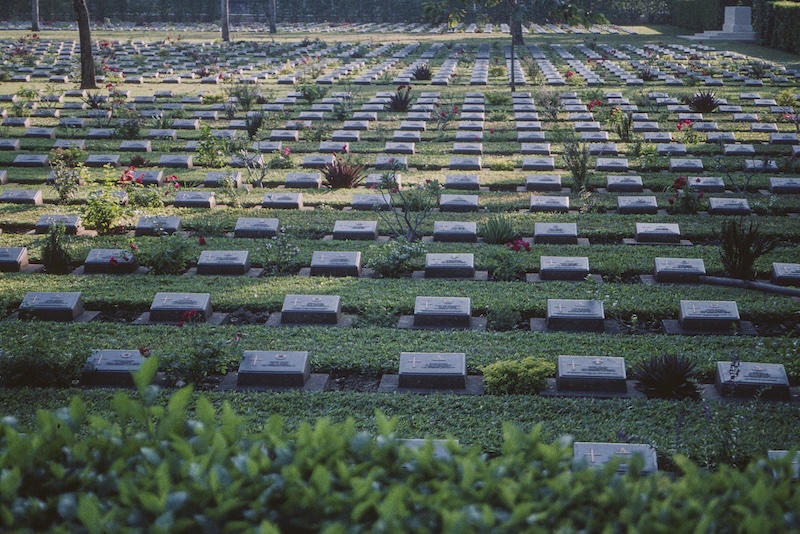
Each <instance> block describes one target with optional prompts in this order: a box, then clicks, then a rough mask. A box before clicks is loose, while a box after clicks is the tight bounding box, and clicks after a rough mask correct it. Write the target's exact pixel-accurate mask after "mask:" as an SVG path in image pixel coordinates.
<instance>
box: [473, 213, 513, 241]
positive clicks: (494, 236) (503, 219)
mask: <svg viewBox="0 0 800 534" xmlns="http://www.w3.org/2000/svg"><path fill="white" fill-rule="evenodd" d="M480 233H481V236H482V237H483V239H484V240H486V242H487V243H489V244H491V245H505V244H506V243H508V242H510V241H513V240H514V239H515V238H516V237H517V231H516V230H515V229H514V221H513V219H512V218H511V217H509V216H508V215H504V214H495V215H491V216H490V217H489V218H488V219H486V222H485V223H483V224H481V225H480Z"/></svg>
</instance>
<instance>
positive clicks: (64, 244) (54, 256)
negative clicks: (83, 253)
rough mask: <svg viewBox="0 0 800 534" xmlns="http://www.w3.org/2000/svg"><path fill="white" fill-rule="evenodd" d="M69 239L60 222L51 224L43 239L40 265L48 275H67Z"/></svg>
mask: <svg viewBox="0 0 800 534" xmlns="http://www.w3.org/2000/svg"><path fill="white" fill-rule="evenodd" d="M69 244H70V242H69V237H67V235H66V228H65V226H64V223H63V222H62V221H57V222H56V223H54V224H51V225H50V227H49V228H48V230H47V235H45V237H44V245H43V246H42V264H43V265H44V270H45V272H47V273H49V274H67V273H69V271H70V266H69Z"/></svg>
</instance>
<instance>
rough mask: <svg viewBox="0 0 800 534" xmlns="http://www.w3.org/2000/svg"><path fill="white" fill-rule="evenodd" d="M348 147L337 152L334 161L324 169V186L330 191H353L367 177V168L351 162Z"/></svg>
mask: <svg viewBox="0 0 800 534" xmlns="http://www.w3.org/2000/svg"><path fill="white" fill-rule="evenodd" d="M348 156H349V152H348V151H347V147H342V151H341V152H337V153H336V155H335V157H334V159H333V161H332V162H331V163H328V164H327V165H325V167H324V168H323V169H322V177H323V179H324V181H323V185H324V186H325V187H327V188H329V189H351V188H353V187H356V186H357V185H359V184H360V183H361V182H362V181H363V180H364V177H365V175H366V166H365V165H362V164H360V163H356V162H353V161H350V159H349V158H348Z"/></svg>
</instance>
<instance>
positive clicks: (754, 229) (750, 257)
mask: <svg viewBox="0 0 800 534" xmlns="http://www.w3.org/2000/svg"><path fill="white" fill-rule="evenodd" d="M715 235H716V238H717V239H718V240H719V256H720V259H721V260H722V266H723V267H724V268H725V272H726V273H727V274H728V276H730V277H731V278H740V279H742V280H753V279H754V278H755V277H756V270H755V263H756V260H757V259H758V258H760V257H761V256H763V255H764V254H767V253H768V252H771V251H772V250H774V249H775V247H777V246H778V240H777V239H776V238H770V237H766V236H764V235H763V234H762V233H761V228H760V226H759V225H758V223H756V222H755V221H752V220H748V221H745V219H743V218H735V219H730V220H727V221H725V222H723V223H722V228H721V229H720V231H719V232H718V233H716V234H715Z"/></svg>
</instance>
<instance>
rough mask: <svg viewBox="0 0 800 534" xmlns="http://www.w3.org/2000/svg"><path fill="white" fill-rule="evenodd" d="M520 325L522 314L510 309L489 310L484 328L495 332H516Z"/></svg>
mask: <svg viewBox="0 0 800 534" xmlns="http://www.w3.org/2000/svg"><path fill="white" fill-rule="evenodd" d="M521 323H522V314H521V313H519V312H518V311H517V310H513V309H511V308H491V309H490V310H489V311H488V312H486V328H487V329H488V330H493V331H495V332H508V331H509V330H516V329H518V328H519V327H520V324H521Z"/></svg>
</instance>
